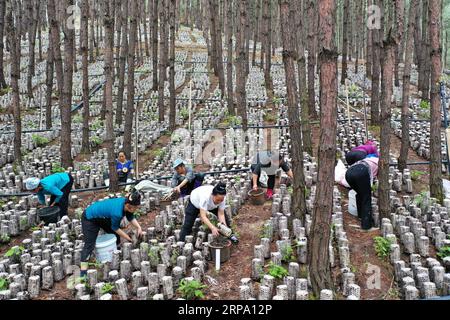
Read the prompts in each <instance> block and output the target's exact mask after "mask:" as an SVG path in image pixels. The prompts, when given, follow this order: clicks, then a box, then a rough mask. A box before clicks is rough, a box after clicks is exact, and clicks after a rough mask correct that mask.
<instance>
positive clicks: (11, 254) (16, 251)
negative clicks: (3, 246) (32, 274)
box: [5, 246, 25, 259]
mask: <svg viewBox="0 0 450 320" xmlns="http://www.w3.org/2000/svg"><path fill="white" fill-rule="evenodd" d="M24 251H25V248H24V247H22V246H15V247H12V248H11V249H9V250H8V251H6V253H5V257H6V258H12V259H18V258H19V257H20V256H21V255H22V253H23V252H24Z"/></svg>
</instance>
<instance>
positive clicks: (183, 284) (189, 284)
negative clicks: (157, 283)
mask: <svg viewBox="0 0 450 320" xmlns="http://www.w3.org/2000/svg"><path fill="white" fill-rule="evenodd" d="M205 288H206V286H205V285H204V284H201V283H200V282H199V281H197V280H191V281H187V280H186V279H183V280H181V281H180V286H179V288H178V292H179V293H180V294H181V296H182V297H183V298H184V299H186V300H193V299H203V298H204V297H205V295H204V293H203V289H205Z"/></svg>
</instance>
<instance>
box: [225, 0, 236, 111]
mask: <svg viewBox="0 0 450 320" xmlns="http://www.w3.org/2000/svg"><path fill="white" fill-rule="evenodd" d="M226 2H227V28H226V37H227V44H228V47H227V107H228V114H229V115H234V114H235V110H234V107H235V106H234V92H233V0H226Z"/></svg>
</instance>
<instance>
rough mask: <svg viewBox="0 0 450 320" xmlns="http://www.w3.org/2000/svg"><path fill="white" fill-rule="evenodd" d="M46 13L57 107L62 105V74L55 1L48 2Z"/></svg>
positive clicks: (49, 0)
mask: <svg viewBox="0 0 450 320" xmlns="http://www.w3.org/2000/svg"><path fill="white" fill-rule="evenodd" d="M47 12H48V17H49V24H50V30H51V35H52V48H53V61H54V64H55V71H56V83H57V85H58V99H59V105H60V106H61V105H62V103H63V102H62V99H63V86H64V73H63V64H62V57H61V44H60V38H59V23H58V21H57V20H56V10H55V0H48V2H47Z"/></svg>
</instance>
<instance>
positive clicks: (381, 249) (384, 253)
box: [374, 237, 391, 259]
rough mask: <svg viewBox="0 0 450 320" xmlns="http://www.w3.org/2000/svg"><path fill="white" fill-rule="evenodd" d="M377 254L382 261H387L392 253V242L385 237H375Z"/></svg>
mask: <svg viewBox="0 0 450 320" xmlns="http://www.w3.org/2000/svg"><path fill="white" fill-rule="evenodd" d="M374 241H375V252H376V253H377V256H378V257H379V258H380V259H386V258H387V257H388V256H389V253H390V251H391V241H390V240H388V239H386V238H383V237H375V238H374Z"/></svg>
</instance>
